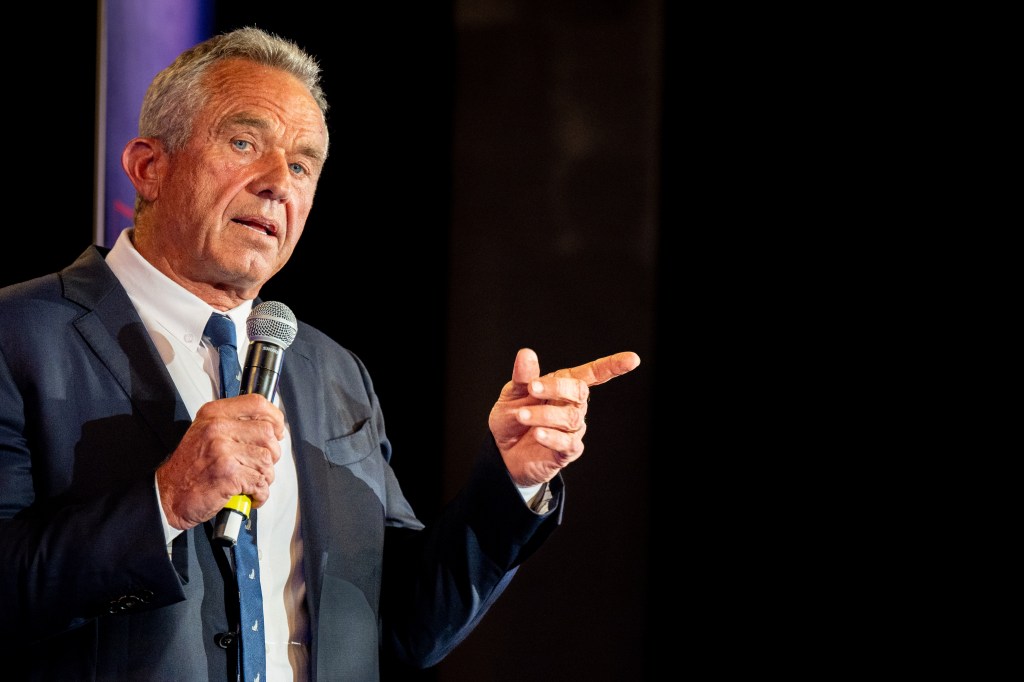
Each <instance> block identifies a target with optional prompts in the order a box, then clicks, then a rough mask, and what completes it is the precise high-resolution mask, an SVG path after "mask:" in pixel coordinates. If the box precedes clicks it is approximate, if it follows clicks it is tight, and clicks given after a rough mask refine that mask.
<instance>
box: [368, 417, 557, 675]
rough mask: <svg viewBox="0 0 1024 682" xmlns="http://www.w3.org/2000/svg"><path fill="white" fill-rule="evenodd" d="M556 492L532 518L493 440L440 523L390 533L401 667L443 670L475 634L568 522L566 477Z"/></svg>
mask: <svg viewBox="0 0 1024 682" xmlns="http://www.w3.org/2000/svg"><path fill="white" fill-rule="evenodd" d="M551 487H552V492H553V494H554V496H555V497H554V500H553V501H552V504H551V505H550V507H549V510H548V511H547V512H546V513H544V514H537V513H536V512H534V511H532V510H531V509H530V508H529V507H528V506H527V504H526V502H525V500H524V499H523V497H522V495H521V494H520V492H519V490H518V488H516V486H515V483H514V482H513V481H512V479H511V477H510V476H509V474H508V470H507V469H506V468H505V465H504V462H503V461H502V459H501V455H500V454H499V452H498V449H497V446H496V445H495V444H494V441H493V439H492V438H491V436H490V434H487V436H486V439H485V442H484V445H483V447H482V448H481V451H480V453H479V455H478V457H477V461H476V463H475V465H474V467H473V469H472V472H471V474H470V478H469V480H468V481H467V483H466V485H465V486H464V487H463V488H462V490H461V492H460V493H459V494H458V495H457V496H456V497H455V498H454V499H453V500H452V501H451V503H449V504H448V505H447V506H446V507H445V509H444V510H443V511H442V513H441V515H440V516H439V517H438V519H437V520H436V521H434V522H433V523H431V524H428V525H427V527H426V528H425V530H423V531H420V532H411V531H404V532H402V531H397V530H395V529H392V530H389V535H388V537H387V541H386V545H385V562H384V587H383V589H382V591H381V597H382V604H381V611H382V621H383V624H384V628H385V638H386V639H385V643H386V644H387V645H390V647H391V648H392V652H393V653H394V654H395V655H396V656H397V657H398V659H399V660H402V661H403V662H405V663H407V664H409V665H413V666H416V667H429V666H433V665H436V664H437V663H439V662H440V661H441V660H442V659H443V658H444V657H445V656H447V655H448V653H450V652H451V651H452V649H454V648H455V647H456V646H457V645H458V644H459V643H460V642H461V641H462V640H463V639H465V637H466V636H467V635H468V634H469V633H470V632H471V631H472V630H473V628H474V627H475V626H476V625H477V623H478V622H479V621H480V619H481V618H482V617H483V616H484V614H485V613H486V612H487V610H488V609H489V608H490V607H491V605H492V604H493V603H494V602H495V600H496V599H497V598H498V597H499V596H500V595H501V594H502V592H503V591H504V590H505V588H506V587H507V586H508V584H509V583H510V581H511V580H512V578H513V577H514V576H515V573H516V571H517V569H518V567H519V566H520V564H521V563H522V562H523V561H524V560H525V559H526V558H527V557H529V556H530V555H531V554H532V553H533V552H534V551H535V550H536V549H537V547H538V546H540V544H541V543H543V542H544V540H545V539H546V538H547V537H548V536H549V535H550V533H551V532H552V531H553V530H554V528H555V527H557V526H558V524H559V523H560V522H561V515H562V510H563V508H564V490H563V482H562V479H561V477H558V478H555V479H554V480H553V481H552V482H551ZM411 605H414V607H413V608H410V606H411Z"/></svg>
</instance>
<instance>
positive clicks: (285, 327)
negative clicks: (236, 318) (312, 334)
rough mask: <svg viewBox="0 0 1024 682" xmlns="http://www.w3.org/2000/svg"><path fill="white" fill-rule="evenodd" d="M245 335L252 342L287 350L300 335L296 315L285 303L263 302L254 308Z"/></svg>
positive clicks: (246, 322) (248, 318)
mask: <svg viewBox="0 0 1024 682" xmlns="http://www.w3.org/2000/svg"><path fill="white" fill-rule="evenodd" d="M245 333H246V334H248V336H249V340H250V341H262V342H264V343H272V344H274V345H275V346H280V347H281V348H287V347H288V346H290V345H292V341H294V340H295V335H296V334H298V333H299V325H298V323H297V322H296V321H295V313H293V312H292V310H291V308H289V307H288V306H286V305H285V304H284V303H278V302H277V301H263V303H258V304H256V305H255V306H253V308H252V311H251V312H250V313H249V317H247V318H246V320H245Z"/></svg>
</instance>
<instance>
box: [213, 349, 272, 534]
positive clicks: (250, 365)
mask: <svg viewBox="0 0 1024 682" xmlns="http://www.w3.org/2000/svg"><path fill="white" fill-rule="evenodd" d="M283 360H284V348H282V347H281V346H278V345H275V344H272V343H266V342H263V341H253V342H251V343H250V344H249V350H248V351H247V352H246V355H245V369H244V370H243V372H242V386H241V388H240V389H239V395H243V394H247V393H259V394H260V395H262V396H263V397H264V398H266V399H267V400H270V401H273V400H274V397H275V396H276V395H277V382H278V379H279V378H280V376H281V364H282V362H283ZM251 510H252V500H251V499H249V496H248V495H234V496H233V497H232V498H231V499H230V500H228V503H227V504H226V505H224V508H223V509H221V510H220V511H219V512H217V520H216V521H215V522H214V525H213V540H214V542H217V543H218V544H220V545H224V546H227V547H231V546H233V545H234V544H235V543H236V542H238V534H239V532H240V531H241V528H242V523H243V522H244V521H246V520H247V519H248V518H249V512H250V511H251Z"/></svg>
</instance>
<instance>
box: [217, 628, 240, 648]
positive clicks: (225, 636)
mask: <svg viewBox="0 0 1024 682" xmlns="http://www.w3.org/2000/svg"><path fill="white" fill-rule="evenodd" d="M213 641H214V643H215V644H216V645H217V646H219V647H220V648H221V649H227V648H228V647H229V646H231V645H232V644H234V643H235V633H233V632H220V633H218V634H216V635H214V636H213Z"/></svg>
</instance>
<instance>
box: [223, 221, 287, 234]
mask: <svg viewBox="0 0 1024 682" xmlns="http://www.w3.org/2000/svg"><path fill="white" fill-rule="evenodd" d="M233 222H236V223H238V224H239V225H245V226H246V227H248V228H250V229H253V230H257V231H259V232H262V233H263V234H265V235H268V236H270V237H276V236H277V225H275V224H274V223H272V222H267V221H264V220H259V219H257V218H234V219H233Z"/></svg>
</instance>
